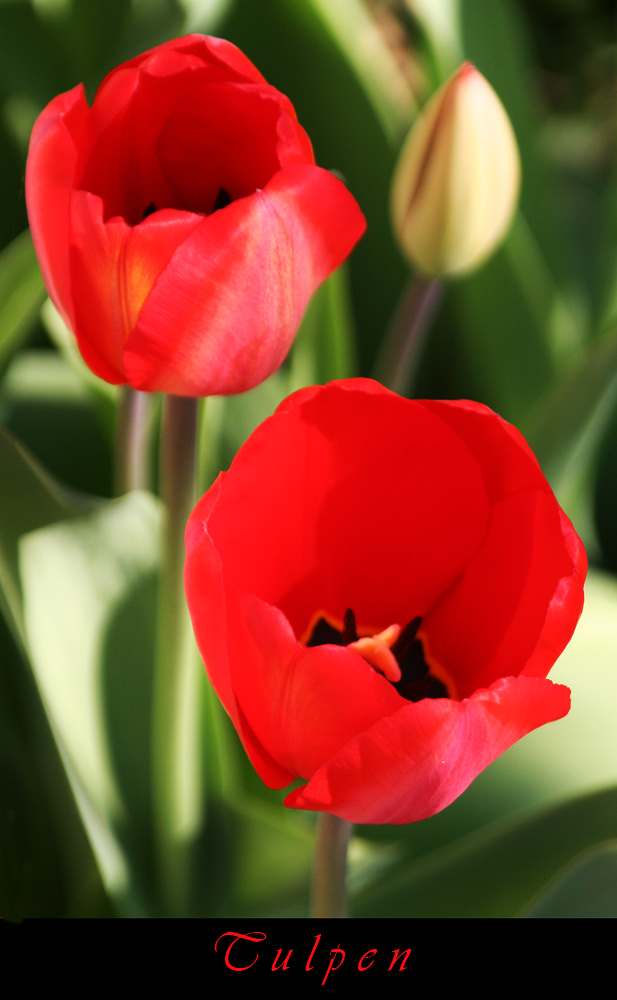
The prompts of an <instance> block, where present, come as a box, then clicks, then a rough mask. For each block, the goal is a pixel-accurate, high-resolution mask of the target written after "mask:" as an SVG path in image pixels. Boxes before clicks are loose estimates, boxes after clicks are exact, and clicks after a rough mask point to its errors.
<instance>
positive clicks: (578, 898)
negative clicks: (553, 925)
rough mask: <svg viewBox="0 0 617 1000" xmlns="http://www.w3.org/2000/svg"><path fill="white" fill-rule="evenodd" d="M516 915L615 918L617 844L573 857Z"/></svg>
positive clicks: (614, 841) (607, 843) (616, 907)
mask: <svg viewBox="0 0 617 1000" xmlns="http://www.w3.org/2000/svg"><path fill="white" fill-rule="evenodd" d="M519 916H522V917H617V841H616V840H610V841H607V842H606V843H604V844H599V845H598V846H597V847H591V848H590V849H589V850H588V851H584V852H583V853H582V854H580V855H579V856H578V857H576V858H575V859H574V860H573V861H572V862H571V863H570V864H569V865H566V867H565V868H564V869H562V871H560V872H559V873H558V874H557V875H556V876H555V878H554V879H553V880H552V881H551V882H550V883H549V884H548V885H547V886H545V888H544V889H542V890H541V891H540V892H539V893H538V895H537V896H536V897H535V898H534V899H533V900H532V901H531V903H530V904H529V905H528V906H526V907H525V909H524V910H523V911H522V913H521V914H519Z"/></svg>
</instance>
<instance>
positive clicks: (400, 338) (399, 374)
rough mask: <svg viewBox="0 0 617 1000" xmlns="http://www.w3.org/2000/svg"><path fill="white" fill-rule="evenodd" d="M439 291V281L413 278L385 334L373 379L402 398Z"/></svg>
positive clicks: (419, 275) (440, 294)
mask: <svg viewBox="0 0 617 1000" xmlns="http://www.w3.org/2000/svg"><path fill="white" fill-rule="evenodd" d="M442 291H443V284H442V282H441V281H439V279H438V278H429V277H427V276H426V275H423V274H416V275H413V276H412V277H411V278H410V280H409V282H408V283H407V286H406V288H405V290H404V291H403V294H402V296H401V299H400V302H399V304H398V306H397V309H396V312H395V314H394V318H393V320H392V323H391V325H390V329H389V330H388V332H387V333H386V336H385V339H384V342H383V345H382V348H381V351H380V352H379V356H378V358H377V362H376V364H375V378H376V379H377V381H379V382H381V383H382V384H383V385H385V386H387V387H388V388H389V389H392V390H393V391H394V392H398V393H400V394H401V395H402V396H405V395H406V394H407V393H408V392H409V390H410V387H411V384H412V381H413V377H414V375H415V374H416V370H417V367H418V362H419V360H420V356H421V353H422V348H423V347H424V343H425V341H426V336H427V333H428V330H429V328H430V325H431V322H432V320H433V317H434V315H435V312H436V310H437V306H438V305H439V302H440V301H441V296H442Z"/></svg>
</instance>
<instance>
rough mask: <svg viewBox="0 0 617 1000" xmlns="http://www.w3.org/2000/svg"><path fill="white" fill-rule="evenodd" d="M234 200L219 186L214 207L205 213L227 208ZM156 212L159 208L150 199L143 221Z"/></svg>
mask: <svg viewBox="0 0 617 1000" xmlns="http://www.w3.org/2000/svg"><path fill="white" fill-rule="evenodd" d="M232 201H233V198H232V197H231V195H230V193H229V191H226V190H225V188H223V187H222V188H219V190H218V194H217V196H216V198H215V199H214V204H213V205H212V208H211V209H210V211H209V212H206V213H205V214H206V215H212V214H213V213H214V212H218V210H219V209H220V208H227V206H228V205H231V203H232ZM154 212H158V208H157V207H156V205H155V204H154V202H153V201H150V202H148V204H147V205H146V207H145V208H144V210H143V213H142V216H141V221H142V222H143V221H144V219H147V218H148V216H149V215H153V213H154Z"/></svg>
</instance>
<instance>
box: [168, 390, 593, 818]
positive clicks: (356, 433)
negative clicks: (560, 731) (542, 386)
mask: <svg viewBox="0 0 617 1000" xmlns="http://www.w3.org/2000/svg"><path fill="white" fill-rule="evenodd" d="M186 540H187V563H186V593H187V599H188V603H189V608H190V611H191V615H192V618H193V624H194V628H195V634H196V637H197V642H198V645H199V647H200V650H201V652H202V655H203V657H204V662H205V664H206V667H207V669H208V672H209V674H210V678H211V680H212V683H213V685H214V687H215V689H216V690H217V692H218V693H219V696H220V697H221V700H222V702H223V704H224V705H225V708H226V709H227V711H228V713H229V715H230V717H231V719H232V721H233V722H234V725H235V726H236V728H237V729H238V732H239V734H240V736H241V738H242V740H243V743H244V745H245V748H246V750H247V753H248V754H249V756H250V758H251V760H252V762H253V764H254V766H255V768H256V770H257V771H258V773H259V774H260V775H261V777H262V778H263V780H264V781H265V782H266V783H267V784H269V785H271V786H272V787H283V786H284V785H286V784H289V783H290V782H291V781H292V780H293V779H294V778H297V777H301V778H304V779H305V780H306V781H307V782H308V783H307V785H306V786H304V787H302V788H299V789H297V790H296V791H294V792H292V793H291V795H290V796H289V797H288V799H287V804H288V805H290V806H293V807H294V808H302V809H318V810H325V811H329V812H332V813H334V814H336V815H338V816H341V817H343V818H345V819H349V820H352V821H355V822H389V823H406V822H412V821H415V820H419V819H423V818H425V817H427V816H430V815H432V814H433V813H435V812H438V811H439V810H440V809H443V808H444V807H445V806H446V805H448V804H449V803H450V802H451V801H452V800H453V799H454V798H456V797H457V796H458V795H459V794H460V793H461V792H462V791H463V790H464V789H465V788H466V787H467V785H468V784H469V783H470V782H471V781H472V780H473V779H474V778H475V777H476V776H477V774H478V773H479V772H480V771H481V770H483V769H484V768H485V767H487V766H488V764H490V763H491V761H492V760H494V759H495V758H496V757H497V756H498V755H499V754H501V753H503V752H504V750H506V749H507V748H508V747H509V746H510V745H511V744H512V743H514V742H515V741H516V740H518V739H520V738H521V737H522V736H524V735H525V734H526V733H528V732H530V731H531V730H533V729H535V728H537V727H538V726H540V725H543V724H545V723H547V722H550V721H553V720H555V719H558V718H560V717H561V716H563V715H565V714H566V713H567V711H568V709H569V704H570V697H569V691H568V690H567V689H566V688H563V687H561V686H559V685H555V684H552V683H551V682H550V681H549V680H546V679H545V678H546V674H547V673H548V671H549V669H550V667H551V666H552V664H553V662H554V660H555V659H556V657H557V656H558V655H559V653H560V652H561V650H562V649H563V648H564V646H565V645H566V643H567V642H568V640H569V638H570V636H571V634H572V632H573V630H574V627H575V625H576V622H577V620H578V617H579V615H580V612H581V608H582V600H583V581H584V577H585V571H586V559H585V553H584V550H583V548H582V546H581V544H580V541H579V540H578V537H577V536H576V534H575V532H574V529H573V528H572V526H571V524H570V522H569V521H568V519H567V517H566V516H565V514H563V512H562V511H561V510H560V508H559V506H558V504H557V502H556V500H555V498H554V496H553V494H552V492H551V490H550V488H549V486H548V483H547V482H546V480H545V479H544V477H543V475H542V473H541V471H540V469H539V467H538V464H537V462H536V460H535V458H534V456H533V454H532V453H531V451H530V450H529V447H528V446H527V444H526V443H525V441H524V440H523V438H522V437H521V436H520V434H519V433H518V432H517V431H516V430H515V429H514V428H512V427H511V426H510V425H508V424H506V423H505V421H503V420H501V418H500V417H498V416H497V415H496V414H494V413H493V412H492V411H490V410H488V409H487V408H486V407H484V406H481V405H479V404H476V403H469V402H459V403H441V402H433V401H418V400H416V401H410V400H405V399H402V398H400V397H398V396H396V395H395V394H393V393H391V392H388V391H387V390H385V389H383V388H382V387H381V386H378V385H377V384H376V383H373V382H369V381H366V380H362V379H357V380H347V381H343V382H338V383H332V384H330V385H328V386H325V387H314V388H312V389H306V390H301V391H300V392H298V393H296V394H295V395H293V396H291V397H290V398H289V399H288V400H286V401H285V402H284V403H283V404H282V405H281V407H280V408H279V410H278V411H277V412H276V413H275V414H274V416H272V417H271V418H270V419H269V420H266V421H265V422H264V423H263V424H262V425H261V427H259V428H257V430H256V431H255V432H254V433H253V435H252V436H251V437H250V438H249V440H248V441H247V442H246V444H245V445H244V446H243V448H242V449H241V450H240V452H239V453H238V455H237V456H236V459H235V460H234V462H233V464H232V466H231V469H230V470H229V472H228V473H225V474H222V475H221V476H220V477H219V479H218V480H217V482H216V484H215V486H213V487H212V489H211V490H210V491H209V492H208V493H207V494H206V495H205V496H204V497H203V498H202V500H201V501H200V502H199V503H198V505H197V507H196V508H195V510H194V512H193V514H192V515H191V518H190V520H189V524H188V527H187V536H186ZM348 608H352V609H353V611H354V614H355V620H356V624H357V628H358V634H360V635H374V634H377V633H381V632H383V630H384V629H387V628H388V626H390V625H393V624H397V625H400V626H405V625H406V624H407V623H408V622H410V621H412V619H414V618H416V617H418V616H419V617H421V619H422V622H421V627H420V632H419V633H418V635H419V640H420V641H421V643H422V647H423V650H424V656H425V658H426V663H427V666H428V669H429V670H430V673H431V675H432V676H433V677H436V678H438V679H439V680H440V681H441V682H442V687H441V689H440V690H441V693H440V694H439V695H438V696H434V697H424V696H423V695H422V696H420V697H419V700H416V701H408V700H406V698H405V697H403V696H402V695H401V694H400V693H399V690H397V688H395V686H394V684H393V683H390V681H389V680H388V679H386V677H385V676H383V674H382V673H380V672H378V670H376V669H373V667H372V666H371V665H370V663H369V662H367V660H366V659H364V658H363V656H362V655H361V653H360V652H359V651H358V649H359V648H360V647H357V648H353V649H352V648H345V647H344V646H343V645H336V644H335V645H331V644H328V645H317V646H315V645H310V646H308V647H307V645H306V644H307V641H308V639H309V636H310V635H311V634H312V628H313V626H314V624H315V622H316V620H317V619H318V618H320V617H321V618H324V617H325V619H326V620H327V621H329V622H330V623H331V624H332V625H333V626H334V629H335V630H336V629H337V628H338V629H339V630H341V633H340V634H341V637H342V628H343V624H342V623H343V618H344V616H345V612H346V610H347V609H348ZM332 634H333V635H336V634H337V633H336V631H334V632H333V633H332ZM341 641H342V638H341ZM393 648H394V647H393ZM443 684H445V687H444V686H443ZM444 692H445V694H444Z"/></svg>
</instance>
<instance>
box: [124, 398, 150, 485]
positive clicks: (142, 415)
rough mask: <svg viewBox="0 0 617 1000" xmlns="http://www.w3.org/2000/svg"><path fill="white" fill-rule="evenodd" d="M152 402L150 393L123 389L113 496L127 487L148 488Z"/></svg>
mask: <svg viewBox="0 0 617 1000" xmlns="http://www.w3.org/2000/svg"><path fill="white" fill-rule="evenodd" d="M151 402H152V397H151V396H149V395H148V394H147V393H145V392H139V391H137V390H136V389H131V388H130V386H124V387H123V389H122V395H121V398H120V403H119V406H118V423H117V430H116V449H115V454H116V469H115V492H116V496H122V494H123V493H128V492H129V491H130V490H148V489H150V486H151V475H152V470H151V467H150V465H151V463H150V451H149V447H150V433H149V432H150V413H151Z"/></svg>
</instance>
